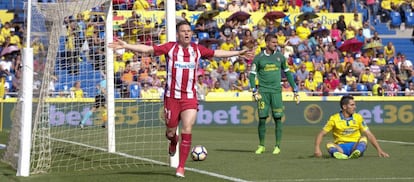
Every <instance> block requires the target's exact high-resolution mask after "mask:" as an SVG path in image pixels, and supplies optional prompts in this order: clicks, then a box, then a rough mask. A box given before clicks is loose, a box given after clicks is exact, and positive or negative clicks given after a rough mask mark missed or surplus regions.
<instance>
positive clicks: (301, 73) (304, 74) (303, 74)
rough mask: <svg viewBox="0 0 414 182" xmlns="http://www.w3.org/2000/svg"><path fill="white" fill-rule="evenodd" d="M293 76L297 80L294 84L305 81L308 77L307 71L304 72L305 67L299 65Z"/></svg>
mask: <svg viewBox="0 0 414 182" xmlns="http://www.w3.org/2000/svg"><path fill="white" fill-rule="evenodd" d="M295 75H296V80H297V81H296V82H301V81H305V80H306V79H307V78H308V76H309V71H307V70H306V65H304V64H301V65H300V68H299V69H298V70H297V71H296V74H295Z"/></svg>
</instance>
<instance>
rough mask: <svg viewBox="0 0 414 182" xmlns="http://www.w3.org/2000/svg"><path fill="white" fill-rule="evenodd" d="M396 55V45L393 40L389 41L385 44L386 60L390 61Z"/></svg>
mask: <svg viewBox="0 0 414 182" xmlns="http://www.w3.org/2000/svg"><path fill="white" fill-rule="evenodd" d="M395 55H396V51H395V47H394V45H393V44H392V42H388V43H387V45H386V46H384V58H385V60H387V62H388V61H390V60H391V59H394V57H395Z"/></svg>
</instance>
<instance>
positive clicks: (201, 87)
mask: <svg viewBox="0 0 414 182" xmlns="http://www.w3.org/2000/svg"><path fill="white" fill-rule="evenodd" d="M203 81H204V76H203V75H198V78H197V83H196V91H197V99H198V100H199V101H205V99H206V96H207V93H208V90H209V89H208V86H207V84H205V83H204V82H203Z"/></svg>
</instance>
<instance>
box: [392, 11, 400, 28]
mask: <svg viewBox="0 0 414 182" xmlns="http://www.w3.org/2000/svg"><path fill="white" fill-rule="evenodd" d="M390 25H391V26H392V27H398V26H400V25H401V15H400V13H399V12H398V11H392V12H391V24H390Z"/></svg>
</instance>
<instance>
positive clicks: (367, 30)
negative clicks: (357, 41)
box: [362, 21, 375, 42]
mask: <svg viewBox="0 0 414 182" xmlns="http://www.w3.org/2000/svg"><path fill="white" fill-rule="evenodd" d="M373 31H375V27H373V26H372V25H370V24H369V23H368V22H367V21H366V22H364V24H363V26H362V34H363V35H364V37H365V40H366V42H371V38H372V36H373V33H372V32H373Z"/></svg>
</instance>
